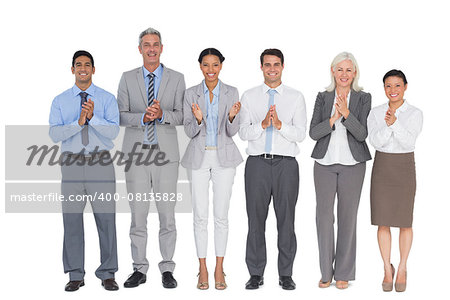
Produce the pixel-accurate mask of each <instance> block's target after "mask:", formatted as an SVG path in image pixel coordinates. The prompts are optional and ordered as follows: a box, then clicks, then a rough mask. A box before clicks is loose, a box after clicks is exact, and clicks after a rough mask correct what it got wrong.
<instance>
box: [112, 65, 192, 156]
mask: <svg viewBox="0 0 450 300" xmlns="http://www.w3.org/2000/svg"><path fill="white" fill-rule="evenodd" d="M163 67H164V69H163V74H162V78H161V84H160V86H159V91H158V97H157V100H159V101H160V105H161V109H162V110H163V112H164V122H163V124H160V122H158V121H156V122H155V124H156V134H157V137H158V144H159V148H160V151H161V152H164V153H165V160H167V159H168V160H170V161H171V162H173V161H179V160H180V153H179V150H178V139H177V131H176V129H175V126H176V125H181V124H183V97H184V91H185V89H186V84H185V83H184V76H183V74H181V73H179V72H176V71H174V70H172V69H169V68H167V67H166V66H164V65H163ZM147 98H148V96H147V91H146V89H145V81H144V75H143V71H142V67H139V68H136V69H133V70H131V71H128V72H124V73H123V75H122V78H121V79H120V83H119V90H118V92H117V101H118V103H119V111H120V126H124V127H126V128H125V136H124V139H123V145H122V151H123V152H124V153H125V154H126V155H127V156H128V153H130V152H131V151H132V149H133V146H134V145H135V143H141V144H140V145H138V146H137V147H136V150H135V151H136V152H140V151H141V147H142V142H143V140H144V134H145V132H144V131H145V125H144V126H142V125H141V119H142V115H143V114H144V113H145V109H146V108H147V106H148V99H147ZM133 159H135V157H134V158H133Z"/></svg>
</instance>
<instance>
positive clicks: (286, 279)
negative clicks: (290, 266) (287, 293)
mask: <svg viewBox="0 0 450 300" xmlns="http://www.w3.org/2000/svg"><path fill="white" fill-rule="evenodd" d="M278 283H279V284H280V285H281V287H282V288H283V290H295V282H294V280H292V277H291V276H280V279H279V280H278Z"/></svg>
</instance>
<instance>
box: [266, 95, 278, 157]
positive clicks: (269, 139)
mask: <svg viewBox="0 0 450 300" xmlns="http://www.w3.org/2000/svg"><path fill="white" fill-rule="evenodd" d="M267 92H268V93H269V109H270V106H271V105H273V104H274V98H275V96H274V95H275V93H276V92H277V91H276V90H273V89H270V90H268V91H267ZM272 136H273V125H272V124H270V126H269V127H267V128H266V146H265V147H264V153H270V151H272Z"/></svg>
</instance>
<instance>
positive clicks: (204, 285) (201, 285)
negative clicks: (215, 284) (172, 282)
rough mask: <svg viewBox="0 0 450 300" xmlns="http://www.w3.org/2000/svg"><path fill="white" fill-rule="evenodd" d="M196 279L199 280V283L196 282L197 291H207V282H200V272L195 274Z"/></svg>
mask: <svg viewBox="0 0 450 300" xmlns="http://www.w3.org/2000/svg"><path fill="white" fill-rule="evenodd" d="M197 277H198V278H199V281H198V283H197V288H198V289H199V290H207V289H209V283H208V281H205V282H200V272H199V273H198V274H197Z"/></svg>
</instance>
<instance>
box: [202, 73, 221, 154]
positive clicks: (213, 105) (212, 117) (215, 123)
mask: <svg viewBox="0 0 450 300" xmlns="http://www.w3.org/2000/svg"><path fill="white" fill-rule="evenodd" d="M203 92H204V93H205V107H206V146H210V147H217V132H218V127H219V93H220V80H219V82H218V83H217V85H216V87H215V88H214V90H213V91H212V93H213V100H212V102H210V101H209V90H208V87H207V86H206V83H205V81H204V80H203Z"/></svg>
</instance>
